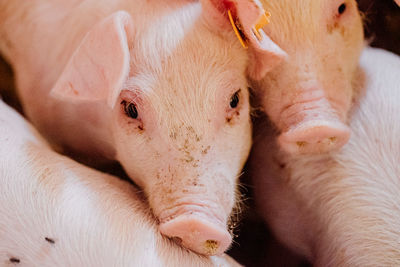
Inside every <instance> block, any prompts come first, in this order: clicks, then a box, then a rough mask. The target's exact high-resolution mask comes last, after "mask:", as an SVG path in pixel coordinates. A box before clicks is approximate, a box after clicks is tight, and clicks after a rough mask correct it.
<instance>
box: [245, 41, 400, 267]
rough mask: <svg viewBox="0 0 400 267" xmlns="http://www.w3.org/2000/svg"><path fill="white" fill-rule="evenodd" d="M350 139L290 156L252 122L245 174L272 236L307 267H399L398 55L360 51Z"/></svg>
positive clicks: (269, 131) (270, 132)
mask: <svg viewBox="0 0 400 267" xmlns="http://www.w3.org/2000/svg"><path fill="white" fill-rule="evenodd" d="M360 67H361V69H362V71H360V72H359V75H357V79H356V81H357V84H356V85H355V92H356V95H355V100H354V106H353V108H352V110H351V112H350V116H349V127H350V129H351V131H352V136H351V138H350V140H349V143H348V144H347V145H346V146H345V147H343V148H342V149H341V150H339V151H337V152H332V153H329V154H323V155H308V156H305V155H302V156H290V155H288V154H285V153H282V152H280V151H279V148H278V146H277V144H276V138H277V133H276V132H274V130H273V127H271V125H269V126H267V127H265V126H266V123H265V122H262V123H256V124H255V133H256V135H255V136H257V137H259V138H257V139H256V140H254V142H255V144H254V146H253V147H254V149H253V150H252V155H251V158H250V164H249V169H250V172H251V176H252V181H253V184H254V189H255V200H256V204H257V206H258V210H259V212H260V214H261V215H262V216H263V217H264V219H265V220H266V222H267V223H268V224H269V226H270V228H271V229H272V230H273V232H274V233H275V236H276V237H277V238H278V239H279V240H280V241H281V242H283V243H284V244H285V245H286V246H288V247H289V248H290V249H292V250H293V251H294V252H296V253H297V254H299V255H302V256H304V257H305V258H307V259H308V260H309V261H310V262H311V263H312V265H313V266H317V267H319V266H328V267H330V266H399V264H400V242H399V240H400V164H399V161H400V139H399V135H400V123H399V113H400V105H399V102H400V90H399V82H400V78H399V77H400V57H399V56H396V55H393V54H391V53H389V52H386V51H383V50H380V49H373V48H366V49H365V50H364V52H363V54H362V57H361V60H360Z"/></svg>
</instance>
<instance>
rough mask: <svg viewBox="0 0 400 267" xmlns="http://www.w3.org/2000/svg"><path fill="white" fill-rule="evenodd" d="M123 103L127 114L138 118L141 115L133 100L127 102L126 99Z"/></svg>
mask: <svg viewBox="0 0 400 267" xmlns="http://www.w3.org/2000/svg"><path fill="white" fill-rule="evenodd" d="M121 105H122V106H123V109H124V112H125V114H126V116H128V117H130V118H132V119H135V120H137V119H138V117H139V112H138V110H137V108H136V104H135V103H133V102H127V101H125V100H122V102H121Z"/></svg>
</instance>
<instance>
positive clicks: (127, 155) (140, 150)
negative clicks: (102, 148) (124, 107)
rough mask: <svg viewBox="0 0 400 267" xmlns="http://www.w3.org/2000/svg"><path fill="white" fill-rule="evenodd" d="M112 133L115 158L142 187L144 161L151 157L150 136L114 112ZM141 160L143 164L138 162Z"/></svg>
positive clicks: (135, 124)
mask: <svg viewBox="0 0 400 267" xmlns="http://www.w3.org/2000/svg"><path fill="white" fill-rule="evenodd" d="M111 125H112V133H113V139H114V144H115V148H116V159H117V160H118V161H119V162H120V163H121V165H122V166H123V168H124V169H125V171H126V172H127V174H128V175H129V177H131V178H132V180H133V181H134V182H135V183H137V184H138V185H139V186H140V187H142V188H144V187H145V183H144V180H145V179H144V177H145V174H147V171H146V165H147V164H146V163H147V162H148V160H149V159H151V158H153V157H152V156H151V155H150V154H152V153H151V150H150V149H149V146H146V144H148V143H149V142H151V139H152V138H151V137H149V136H148V134H147V132H146V131H145V130H144V129H141V128H140V127H139V124H137V123H135V122H134V121H133V120H129V119H128V118H126V117H125V115H124V114H120V112H119V111H117V112H116V114H115V116H114V117H113V121H112V122H111ZM140 162H142V163H143V164H139V163H140Z"/></svg>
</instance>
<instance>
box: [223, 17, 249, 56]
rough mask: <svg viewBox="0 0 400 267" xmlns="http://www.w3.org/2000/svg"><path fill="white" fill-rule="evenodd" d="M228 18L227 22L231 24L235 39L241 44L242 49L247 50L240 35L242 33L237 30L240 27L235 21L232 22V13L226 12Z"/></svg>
mask: <svg viewBox="0 0 400 267" xmlns="http://www.w3.org/2000/svg"><path fill="white" fill-rule="evenodd" d="M228 17H229V21H230V22H231V24H232V28H233V31H234V32H235V34H236V36H237V38H238V39H239V42H240V43H241V44H242V46H243V48H244V49H247V44H246V41H245V40H244V39H243V37H242V34H241V33H242V32H241V30H240V29H239V27H240V25H236V23H235V21H234V20H233V17H232V13H231V11H230V10H228ZM238 26H239V27H238ZM243 36H244V35H243Z"/></svg>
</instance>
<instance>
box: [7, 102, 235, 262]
mask: <svg viewBox="0 0 400 267" xmlns="http://www.w3.org/2000/svg"><path fill="white" fill-rule="evenodd" d="M0 122H1V123H0V140H1V146H0V159H1V164H0V214H1V216H0V262H1V263H2V264H1V265H2V266H9V265H10V266H11V265H13V264H15V266H17V265H18V266H19V265H20V266H96V267H97V266H160V267H162V266H199V267H200V266H238V264H237V263H235V262H234V261H233V260H232V259H230V258H229V257H228V256H226V255H222V256H211V257H200V256H198V255H196V254H194V253H192V252H189V251H187V250H185V249H182V248H181V247H179V246H177V245H176V244H174V243H172V242H171V241H169V240H168V239H166V238H165V237H163V236H162V235H161V234H160V233H159V231H158V229H157V226H156V224H155V221H154V217H153V216H152V214H151V213H150V212H149V211H148V208H147V207H146V205H145V204H144V201H143V199H141V197H140V195H139V194H138V192H137V190H136V189H135V188H134V187H133V186H132V185H130V184H128V183H127V182H124V181H121V180H119V179H118V178H117V177H112V176H110V175H106V174H103V173H100V172H98V171H94V170H93V169H90V168H88V167H85V166H83V165H80V164H78V163H76V162H74V161H72V160H71V159H69V158H66V157H63V156H61V155H59V154H57V153H55V152H53V151H52V150H51V149H50V147H49V145H48V144H47V143H45V142H44V141H43V139H42V138H41V137H40V136H39V135H38V133H37V132H36V130H34V129H33V127H32V126H30V125H29V124H28V123H27V122H26V121H25V120H24V119H23V118H22V117H21V116H20V115H19V114H17V113H16V112H15V111H14V110H12V109H11V108H9V107H8V106H7V105H5V104H4V103H3V102H2V101H0ZM13 266H14V265H13Z"/></svg>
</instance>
